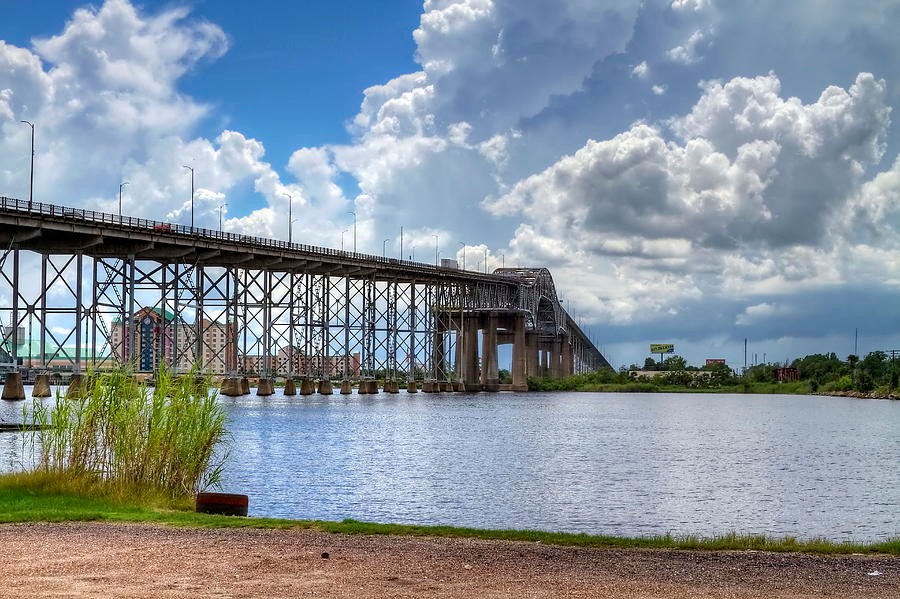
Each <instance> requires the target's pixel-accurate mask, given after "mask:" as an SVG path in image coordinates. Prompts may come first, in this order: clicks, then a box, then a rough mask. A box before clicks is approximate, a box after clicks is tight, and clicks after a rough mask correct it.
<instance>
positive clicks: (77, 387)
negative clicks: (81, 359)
mask: <svg viewBox="0 0 900 599" xmlns="http://www.w3.org/2000/svg"><path fill="white" fill-rule="evenodd" d="M85 391H87V381H86V380H85V378H84V375H83V374H73V375H72V376H71V378H69V388H68V389H66V399H78V398H80V397H81V396H82V395H83V394H84V393H85Z"/></svg>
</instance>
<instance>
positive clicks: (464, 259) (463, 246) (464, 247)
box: [459, 241, 466, 270]
mask: <svg viewBox="0 0 900 599" xmlns="http://www.w3.org/2000/svg"><path fill="white" fill-rule="evenodd" d="M459 245H461V246H462V249H463V270H465V269H466V244H464V243H463V242H462V241H460V242H459Z"/></svg>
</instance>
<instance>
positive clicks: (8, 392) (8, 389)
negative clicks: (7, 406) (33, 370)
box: [2, 372, 25, 401]
mask: <svg viewBox="0 0 900 599" xmlns="http://www.w3.org/2000/svg"><path fill="white" fill-rule="evenodd" d="M2 398H3V399H5V400H7V401H17V400H19V399H25V386H24V385H23V384H22V375H21V374H19V373H18V372H10V373H8V374H7V375H6V382H4V383H3V395H2Z"/></svg>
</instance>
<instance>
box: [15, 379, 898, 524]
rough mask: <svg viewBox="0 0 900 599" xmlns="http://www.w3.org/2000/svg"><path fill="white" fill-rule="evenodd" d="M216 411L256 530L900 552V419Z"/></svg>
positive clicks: (798, 402)
mask: <svg viewBox="0 0 900 599" xmlns="http://www.w3.org/2000/svg"><path fill="white" fill-rule="evenodd" d="M221 401H222V403H223V405H224V406H225V408H226V409H227V411H228V414H229V428H230V431H231V435H232V439H231V446H232V450H231V460H230V461H229V463H228V466H227V468H226V471H225V482H224V489H225V490H228V491H232V492H242V493H247V494H249V495H250V496H251V507H250V511H251V513H252V515H256V516H277V517H287V518H315V519H325V520H341V519H344V518H354V519H358V520H369V521H378V522H403V523H418V524H452V525H457V526H475V527H484V528H534V529H544V530H565V531H577V532H591V533H604V534H617V535H650V534H664V533H669V532H670V533H674V534H688V533H691V534H700V535H713V534H723V533H727V532H731V531H737V532H742V533H765V534H770V535H778V536H780V535H796V536H800V537H813V536H824V537H828V538H830V539H834V540H843V539H854V540H860V541H871V540H879V539H886V538H889V537H893V536H900V479H898V469H897V468H898V464H900V402H889V401H873V400H856V399H845V398H831V397H827V398H826V397H814V396H780V395H715V394H605V393H528V394H514V393H500V394H472V395H459V394H423V393H418V394H415V395H407V394H405V393H401V394H399V395H385V394H380V395H377V396H370V395H362V396H358V395H351V396H341V395H337V394H335V395H332V396H329V397H323V396H318V395H314V396H310V397H308V398H302V399H301V398H300V396H297V397H295V398H285V397H282V396H280V395H276V396H272V397H270V398H257V397H255V396H248V397H243V398H224V397H223V398H222V399H221ZM11 410H12V411H13V412H14V411H15V410H19V411H21V402H18V403H14V404H4V405H2V406H0V417H3V418H6V419H7V420H9V419H10V418H8V415H9V414H10V411H11ZM13 437H19V435H8V434H4V435H0V459H2V460H3V464H2V465H0V467H2V468H3V469H6V470H8V469H10V468H12V467H14V462H15V456H16V455H17V452H18V455H19V456H20V455H21V447H19V448H18V450H17V449H16V447H15V445H16V444H15V443H13V442H12V440H13V439H12V438H13ZM18 443H19V445H20V444H21V439H19V441H18ZM19 462H21V459H19Z"/></svg>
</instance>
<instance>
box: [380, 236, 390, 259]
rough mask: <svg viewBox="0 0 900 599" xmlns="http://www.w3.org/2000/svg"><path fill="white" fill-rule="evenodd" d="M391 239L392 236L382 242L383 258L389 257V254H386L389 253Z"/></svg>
mask: <svg viewBox="0 0 900 599" xmlns="http://www.w3.org/2000/svg"><path fill="white" fill-rule="evenodd" d="M390 240H391V238H390V237H388V238H387V239H385V240H384V241H382V242H381V257H382V258H387V255H386V254H387V242H388V241H390Z"/></svg>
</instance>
